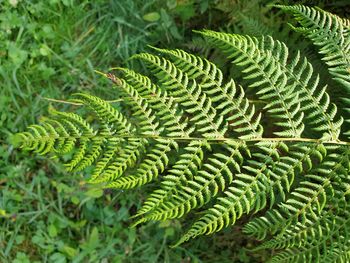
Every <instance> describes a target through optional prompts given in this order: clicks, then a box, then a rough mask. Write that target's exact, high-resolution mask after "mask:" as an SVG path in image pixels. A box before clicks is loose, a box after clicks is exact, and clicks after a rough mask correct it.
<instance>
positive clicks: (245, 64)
mask: <svg viewBox="0 0 350 263" xmlns="http://www.w3.org/2000/svg"><path fill="white" fill-rule="evenodd" d="M198 33H200V34H202V35H203V36H205V37H206V38H207V39H208V40H209V41H211V42H212V43H213V44H214V45H215V46H218V47H219V48H220V49H223V50H224V51H225V52H227V53H230V58H233V59H234V60H233V63H234V64H236V65H237V66H239V67H242V68H244V69H243V71H242V72H243V73H245V74H246V77H245V78H246V79H250V80H254V81H253V83H252V84H251V85H250V86H251V87H254V88H257V87H259V91H258V92H257V94H258V95H259V96H260V99H261V100H265V101H267V100H268V101H270V102H269V103H267V105H266V106H265V108H266V109H268V111H269V112H270V113H271V114H272V115H273V116H274V117H276V118H277V119H279V120H280V121H278V122H276V125H278V126H280V127H281V128H282V129H283V130H282V131H278V132H275V134H276V135H277V136H281V137H300V135H301V133H302V132H303V130H304V124H303V117H304V113H303V112H301V111H300V100H299V93H298V92H293V91H294V87H293V86H291V85H287V84H288V78H287V75H286V73H285V72H284V71H283V70H282V68H281V66H280V65H279V63H276V62H275V61H274V60H271V59H270V57H271V54H270V55H268V54H266V53H265V52H264V53H263V52H261V51H259V49H258V46H257V45H256V43H255V41H254V40H253V38H251V37H245V36H241V35H234V34H224V33H218V32H214V31H209V30H205V31H200V32H198ZM270 53H271V52H270ZM257 78H259V80H258V81H257V80H256V79H257Z"/></svg>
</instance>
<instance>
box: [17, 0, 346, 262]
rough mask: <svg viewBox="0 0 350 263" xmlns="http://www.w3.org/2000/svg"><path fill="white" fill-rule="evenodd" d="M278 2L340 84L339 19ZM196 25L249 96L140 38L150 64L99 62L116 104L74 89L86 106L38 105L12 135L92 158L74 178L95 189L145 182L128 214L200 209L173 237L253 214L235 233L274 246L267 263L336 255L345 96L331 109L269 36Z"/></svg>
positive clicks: (342, 249)
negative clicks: (46, 113) (39, 114)
mask: <svg viewBox="0 0 350 263" xmlns="http://www.w3.org/2000/svg"><path fill="white" fill-rule="evenodd" d="M277 7H279V8H281V9H282V10H284V11H287V12H291V13H292V14H294V16H295V17H296V19H297V21H298V22H299V23H300V24H301V27H292V28H293V29H295V30H296V31H297V32H301V33H302V34H303V35H305V36H306V37H308V38H310V39H311V41H312V42H313V43H314V44H315V45H316V46H318V47H319V48H320V53H321V55H322V56H323V57H324V61H325V63H326V65H327V66H328V68H329V72H330V74H331V75H332V76H333V78H334V79H335V80H336V81H337V83H338V85H339V87H340V88H342V89H344V92H350V86H349V85H350V84H349V83H350V79H349V69H350V64H349V59H350V56H349V51H350V35H349V34H350V33H349V30H350V29H349V23H348V20H345V19H342V18H339V17H337V16H335V15H332V14H330V13H327V12H325V11H323V10H320V9H318V8H311V7H305V6H301V5H297V6H277ZM198 33H199V34H201V35H202V36H203V37H204V38H205V39H206V40H207V41H208V42H209V43H210V44H211V45H212V46H214V47H217V48H219V49H220V50H222V51H223V52H224V53H225V54H227V55H228V58H229V59H230V60H231V61H232V63H233V64H234V65H235V66H236V67H237V68H239V69H240V70H241V71H242V73H243V76H244V78H245V83H248V84H249V86H250V88H251V89H250V90H252V91H254V93H255V95H254V96H252V97H251V94H249V93H248V94H246V89H245V88H243V87H242V86H240V85H238V84H237V83H236V82H235V81H234V80H233V79H230V78H228V79H226V78H225V76H224V74H223V72H222V71H221V70H220V69H219V68H218V67H217V66H216V65H215V64H214V63H212V62H210V61H209V60H207V59H205V58H201V57H199V56H196V55H194V54H191V53H187V52H185V51H183V50H167V49H159V48H154V47H152V49H153V50H154V51H155V52H156V53H157V55H154V54H151V53H142V54H138V55H135V56H134V57H133V59H138V60H140V61H142V62H144V64H145V65H146V67H147V68H148V69H149V70H150V72H151V74H150V76H145V75H142V74H140V73H138V72H135V71H133V70H131V69H127V68H115V69H114V70H116V72H117V73H115V74H112V73H108V74H103V73H102V74H103V75H104V76H105V77H107V78H108V79H110V80H111V81H112V83H113V88H114V89H116V90H118V92H119V93H121V94H122V95H123V97H124V98H125V100H123V102H122V104H121V107H118V109H117V108H114V107H112V106H111V105H110V104H109V103H108V102H106V101H104V100H102V99H100V98H98V97H95V96H93V95H88V94H82V93H79V94H74V95H73V99H72V101H74V102H76V103H80V104H82V105H83V106H85V108H86V109H88V110H90V111H91V112H92V113H93V114H94V115H95V118H93V119H91V118H83V117H81V116H79V115H77V114H76V113H65V112H59V111H57V110H55V109H50V117H48V118H43V120H42V123H41V125H32V126H29V127H28V131H25V132H22V133H18V134H16V135H14V137H13V142H14V143H15V144H16V145H18V146H19V147H22V148H24V149H26V150H33V151H35V152H36V153H38V154H48V153H52V154H54V155H55V156H58V157H59V156H62V155H64V154H67V153H70V152H71V153H72V158H71V160H69V161H68V162H67V163H65V166H66V168H67V170H69V171H82V170H84V169H85V168H86V167H88V166H92V167H93V170H92V172H91V174H89V175H88V176H87V177H88V178H87V179H88V181H89V182H90V183H93V184H99V185H100V186H101V188H118V189H126V188H134V187H138V186H141V185H144V184H147V183H149V182H151V181H154V180H158V181H159V188H157V189H155V190H154V191H153V192H152V193H150V195H149V197H148V198H147V200H146V201H145V202H144V204H143V206H142V207H141V208H140V210H139V211H138V213H137V214H136V215H135V216H134V218H135V220H136V221H135V222H134V225H137V224H139V223H143V222H146V221H161V220H167V219H172V218H180V217H183V216H185V215H186V214H187V213H189V212H190V211H192V210H194V209H196V210H200V211H201V213H200V214H201V216H200V217H199V218H198V219H197V220H196V221H195V222H194V223H193V225H192V226H191V227H190V228H189V230H188V231H187V232H186V233H185V234H184V235H183V236H182V238H181V239H180V240H179V241H178V242H177V243H176V244H175V245H180V244H181V243H183V242H186V241H188V240H190V239H191V238H195V237H197V236H199V235H203V234H211V233H214V232H217V231H220V230H221V229H223V228H225V227H228V226H231V225H233V224H234V223H235V222H236V221H238V220H239V219H240V218H242V217H244V215H245V214H255V213H257V212H259V214H258V216H255V217H254V218H253V219H251V220H250V221H249V222H248V223H247V224H246V225H245V226H244V228H243V231H244V232H245V233H246V234H248V235H251V236H254V237H255V238H257V239H258V240H261V241H262V243H261V244H260V245H258V246H257V247H256V248H255V250H259V249H273V251H274V252H273V255H272V258H271V262H299V261H303V262H304V261H307V262H333V261H334V262H347V261H348V260H349V255H350V243H349V241H348V240H349V239H348V237H349V235H350V222H349V219H348V218H349V212H348V211H349V193H350V190H349V189H350V188H349V185H350V173H349V171H350V142H349V141H348V140H347V139H349V132H348V131H347V130H348V129H349V125H348V122H349V120H350V118H349V117H348V114H347V111H346V110H347V109H348V108H350V107H349V106H348V105H349V104H345V105H347V106H346V108H345V109H340V110H338V107H337V105H336V104H335V103H334V102H333V100H334V99H336V96H334V94H332V90H331V89H329V88H328V87H327V85H321V84H320V83H321V82H320V77H319V75H318V74H317V72H315V70H314V67H313V65H312V63H310V61H309V60H308V59H307V58H306V57H303V56H302V55H301V53H299V52H296V53H291V52H289V49H288V47H287V45H286V44H285V43H283V42H282V41H279V40H276V39H274V38H272V37H271V36H261V37H254V36H248V35H237V34H227V33H222V32H214V31H210V30H203V31H198ZM291 54H293V55H291ZM329 92H330V93H329ZM332 95H333V96H332ZM256 96H257V97H258V99H259V102H260V103H259V104H257V105H254V103H252V102H253V101H254V100H251V98H255V97H256ZM346 103H349V100H347V101H346ZM261 104H262V105H263V107H261V106H259V105H261ZM344 110H345V111H344ZM342 113H344V114H342ZM87 119H89V121H87ZM263 127H264V128H265V129H264V128H263Z"/></svg>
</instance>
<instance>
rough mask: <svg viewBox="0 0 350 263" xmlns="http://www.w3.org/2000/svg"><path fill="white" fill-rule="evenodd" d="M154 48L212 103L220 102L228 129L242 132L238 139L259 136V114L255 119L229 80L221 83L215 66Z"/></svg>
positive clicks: (191, 56) (219, 106)
mask: <svg viewBox="0 0 350 263" xmlns="http://www.w3.org/2000/svg"><path fill="white" fill-rule="evenodd" d="M154 49H155V50H156V51H158V52H161V53H163V54H167V55H169V56H170V57H171V58H172V59H173V61H174V65H175V66H176V67H177V68H179V69H180V70H182V71H183V72H184V73H186V74H188V77H189V78H190V79H194V80H196V81H197V82H198V83H200V84H201V86H202V87H203V89H204V92H206V93H207V94H208V95H210V96H211V97H212V98H213V102H217V101H218V102H220V103H219V104H218V105H217V106H216V109H218V110H221V111H222V112H221V114H222V115H224V116H227V121H229V122H230V126H231V127H235V128H234V130H235V131H236V132H237V133H239V134H240V133H243V135H240V136H239V138H242V139H250V138H259V137H261V136H262V133H263V128H262V126H261V125H260V124H259V121H260V119H261V113H259V115H258V116H254V115H255V107H254V105H250V104H249V101H248V99H247V98H244V96H245V94H244V90H243V88H242V87H241V86H239V87H237V86H236V84H235V82H234V81H233V80H232V79H231V80H230V81H229V82H228V83H227V84H224V83H223V74H222V72H221V70H220V69H219V68H217V67H216V65H215V64H213V63H211V62H210V61H208V60H206V59H202V58H200V57H198V56H195V55H192V54H189V53H187V52H185V51H183V50H178V49H176V50H167V49H159V48H154ZM237 88H238V89H237ZM233 112H234V114H232V113H233Z"/></svg>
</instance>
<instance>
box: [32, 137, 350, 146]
mask: <svg viewBox="0 0 350 263" xmlns="http://www.w3.org/2000/svg"><path fill="white" fill-rule="evenodd" d="M98 137H100V136H99V135H86V136H85V135H84V138H98ZM108 137H109V136H103V137H102V136H101V138H108ZM111 137H115V138H122V139H141V138H145V139H154V140H157V139H159V140H173V141H196V140H199V141H207V142H208V143H210V144H220V143H224V142H237V143H240V142H244V143H258V142H286V143H287V142H305V143H322V144H335V145H343V146H350V142H347V141H341V140H332V141H330V140H328V141H327V140H322V139H314V138H301V137H295V138H288V137H286V138H282V137H276V138H273V137H267V138H251V139H238V138H203V137H171V136H158V135H144V134H138V135H134V134H133V135H128V134H125V135H123V134H121V135H111ZM60 138H61V139H69V138H75V139H80V138H81V137H79V136H57V137H56V136H41V137H40V139H41V140H52V139H60ZM30 140H31V139H27V140H26V142H28V141H30ZM34 140H38V138H34Z"/></svg>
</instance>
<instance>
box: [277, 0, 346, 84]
mask: <svg viewBox="0 0 350 263" xmlns="http://www.w3.org/2000/svg"><path fill="white" fill-rule="evenodd" d="M276 7H279V8H281V9H282V10H284V11H287V12H290V13H292V14H293V15H294V17H295V19H296V20H297V21H298V22H299V23H300V25H301V26H302V27H297V28H295V29H296V30H298V31H301V32H302V33H304V34H305V35H306V36H307V37H308V38H310V39H311V40H312V42H313V43H314V44H315V45H316V46H319V47H320V53H321V54H322V55H323V56H324V61H325V62H326V63H327V65H328V67H329V72H330V74H332V75H333V77H334V79H335V80H337V81H339V82H340V83H341V84H343V85H344V86H345V87H346V88H347V90H348V91H349V90H350V75H349V69H350V29H349V27H347V26H346V25H344V20H343V19H341V18H339V17H337V16H336V15H333V14H331V13H328V12H326V11H324V10H321V9H319V8H310V7H307V6H302V5H296V6H279V5H277V6H276Z"/></svg>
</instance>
